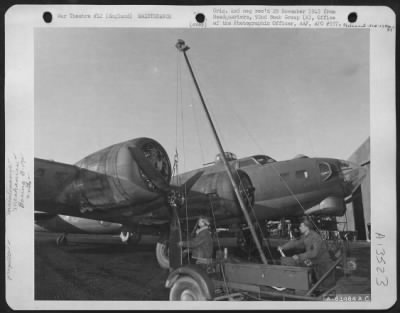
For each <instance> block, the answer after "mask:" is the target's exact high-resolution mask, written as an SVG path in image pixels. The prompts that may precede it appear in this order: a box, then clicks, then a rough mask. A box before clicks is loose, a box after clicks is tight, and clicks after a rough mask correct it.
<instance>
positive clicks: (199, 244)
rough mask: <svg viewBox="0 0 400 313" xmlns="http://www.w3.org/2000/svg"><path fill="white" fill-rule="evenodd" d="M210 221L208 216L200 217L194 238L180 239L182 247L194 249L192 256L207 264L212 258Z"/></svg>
mask: <svg viewBox="0 0 400 313" xmlns="http://www.w3.org/2000/svg"><path fill="white" fill-rule="evenodd" d="M209 226H210V222H209V220H208V218H206V217H200V218H199V219H198V220H197V229H196V232H195V236H194V238H193V239H191V240H189V241H180V242H179V243H178V245H179V246H180V247H185V248H190V249H192V258H194V259H195V260H196V263H197V264H201V263H202V264H207V263H209V262H210V261H211V259H212V254H213V249H214V248H213V239H212V236H211V232H210V230H209Z"/></svg>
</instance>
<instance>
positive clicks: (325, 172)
mask: <svg viewBox="0 0 400 313" xmlns="http://www.w3.org/2000/svg"><path fill="white" fill-rule="evenodd" d="M319 173H320V175H321V179H322V180H323V181H325V180H327V179H328V178H329V177H331V175H332V169H331V167H330V165H329V164H328V163H326V162H322V163H320V164H319Z"/></svg>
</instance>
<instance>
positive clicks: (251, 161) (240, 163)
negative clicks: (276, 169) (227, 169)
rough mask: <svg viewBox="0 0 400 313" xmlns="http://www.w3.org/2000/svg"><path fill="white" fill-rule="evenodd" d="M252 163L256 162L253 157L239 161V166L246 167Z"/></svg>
mask: <svg viewBox="0 0 400 313" xmlns="http://www.w3.org/2000/svg"><path fill="white" fill-rule="evenodd" d="M254 164H257V162H256V160H254V159H253V158H250V159H246V160H241V161H239V167H240V168H242V167H246V166H249V165H254Z"/></svg>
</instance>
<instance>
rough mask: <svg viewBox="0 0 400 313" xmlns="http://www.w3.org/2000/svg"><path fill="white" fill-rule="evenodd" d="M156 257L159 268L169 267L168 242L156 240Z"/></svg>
mask: <svg viewBox="0 0 400 313" xmlns="http://www.w3.org/2000/svg"><path fill="white" fill-rule="evenodd" d="M156 258H157V261H158V264H159V265H160V267H161V268H165V269H168V268H169V248H168V242H167V241H164V242H157V246H156Z"/></svg>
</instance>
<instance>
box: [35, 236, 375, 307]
mask: <svg viewBox="0 0 400 313" xmlns="http://www.w3.org/2000/svg"><path fill="white" fill-rule="evenodd" d="M56 238H57V234H50V233H36V234H35V299H36V300H168V294H169V290H168V289H166V288H165V287H164V283H165V280H166V278H167V276H168V273H169V272H168V270H163V269H161V268H160V267H159V266H158V263H157V260H156V258H155V243H156V240H157V238H156V237H151V236H144V237H143V238H142V241H141V242H140V244H138V245H136V246H134V245H123V244H121V242H120V240H119V238H117V237H110V236H104V235H101V236H100V235H69V237H68V238H69V244H68V245H67V246H63V247H57V246H56V243H55V242H56ZM223 240H224V241H225V242H226V245H231V246H232V243H233V242H234V240H232V239H230V238H224V239H223ZM272 245H274V242H272ZM230 249H233V248H230ZM351 251H352V256H354V257H356V258H357V260H358V261H357V264H358V267H357V270H356V271H355V272H354V275H353V281H354V284H358V285H360V284H361V287H362V288H361V289H360V290H362V291H363V293H368V292H369V290H370V246H369V244H368V243H365V242H362V243H359V244H357V243H355V244H352V246H351ZM358 287H360V286H358ZM348 288H349V290H354V286H348Z"/></svg>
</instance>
